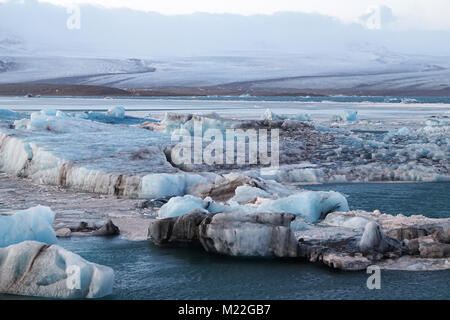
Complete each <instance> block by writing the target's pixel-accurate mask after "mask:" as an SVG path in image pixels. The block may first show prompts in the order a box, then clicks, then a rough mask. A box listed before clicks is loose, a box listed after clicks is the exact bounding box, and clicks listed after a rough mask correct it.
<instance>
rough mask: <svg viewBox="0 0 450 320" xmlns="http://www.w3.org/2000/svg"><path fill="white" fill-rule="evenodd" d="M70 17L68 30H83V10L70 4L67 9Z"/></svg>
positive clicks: (67, 22)
mask: <svg viewBox="0 0 450 320" xmlns="http://www.w3.org/2000/svg"><path fill="white" fill-rule="evenodd" d="M66 12H67V14H68V15H69V17H68V18H67V21H66V26H67V29H69V30H80V29H81V9H80V6H79V5H76V4H70V5H69V6H68V7H67V9H66Z"/></svg>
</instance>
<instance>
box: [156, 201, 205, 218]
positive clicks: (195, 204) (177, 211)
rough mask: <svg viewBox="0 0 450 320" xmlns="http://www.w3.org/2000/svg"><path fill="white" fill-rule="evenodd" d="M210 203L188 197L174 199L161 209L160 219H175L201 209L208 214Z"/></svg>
mask: <svg viewBox="0 0 450 320" xmlns="http://www.w3.org/2000/svg"><path fill="white" fill-rule="evenodd" d="M208 204H209V202H208V201H204V200H202V199H200V198H197V197H194V196H191V195H186V196H184V197H173V198H171V199H170V200H169V201H168V202H167V203H166V204H165V205H163V206H162V207H161V209H160V210H159V213H158V217H159V218H161V219H165V218H174V217H178V216H181V215H183V214H187V213H189V212H190V211H192V210H195V209H199V210H201V211H205V213H208V211H207V210H206V208H207V207H208Z"/></svg>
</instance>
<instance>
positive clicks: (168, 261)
mask: <svg viewBox="0 0 450 320" xmlns="http://www.w3.org/2000/svg"><path fill="white" fill-rule="evenodd" d="M302 188H307V189H312V190H330V189H332V190H336V191H340V192H343V193H345V194H346V195H347V196H348V200H349V204H350V208H351V209H365V210H374V209H376V208H378V209H380V210H382V212H392V213H404V214H407V213H423V214H426V215H427V216H430V217H449V216H450V212H449V201H448V199H450V183H370V184H366V183H364V184H335V185H313V186H302ZM59 244H60V245H61V246H63V247H65V248H66V249H68V250H70V251H73V252H75V253H77V254H79V255H81V256H82V257H83V258H85V259H87V260H89V261H92V262H96V263H100V264H103V265H107V266H110V267H112V268H113V269H114V270H115V275H116V277H115V278H116V279H115V284H114V294H113V295H112V296H109V297H106V299H263V300H264V299H450V270H446V271H432V272H406V271H385V270H383V271H381V289H380V290H369V289H368V288H367V286H366V281H367V278H368V276H369V275H368V274H366V273H365V272H343V271H337V270H333V269H330V268H328V267H325V266H323V265H321V264H319V263H317V264H312V263H308V262H304V261H299V260H290V259H271V258H264V259H263V258H233V257H226V256H220V255H214V254H207V253H205V252H203V250H196V249H192V248H158V247H156V246H154V245H153V244H151V243H150V242H148V241H138V242H136V241H127V240H123V239H120V238H117V237H116V238H101V237H99V238H86V237H73V238H69V239H60V240H59ZM0 299H28V298H27V297H16V296H4V295H3V296H2V295H0Z"/></svg>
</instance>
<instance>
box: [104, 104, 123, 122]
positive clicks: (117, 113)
mask: <svg viewBox="0 0 450 320" xmlns="http://www.w3.org/2000/svg"><path fill="white" fill-rule="evenodd" d="M106 114H107V115H108V116H112V117H115V118H120V119H123V118H125V108H124V107H112V108H110V109H109V110H108V111H107V112H106Z"/></svg>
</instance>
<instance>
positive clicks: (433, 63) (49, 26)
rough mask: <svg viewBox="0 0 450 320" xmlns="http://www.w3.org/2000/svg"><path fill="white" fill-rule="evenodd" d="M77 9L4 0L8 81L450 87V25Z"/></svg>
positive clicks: (4, 74) (0, 47)
mask: <svg viewBox="0 0 450 320" xmlns="http://www.w3.org/2000/svg"><path fill="white" fill-rule="evenodd" d="M73 12H74V11H73V10H72V11H67V9H66V8H64V7H60V6H54V5H51V4H48V3H41V2H37V1H34V0H26V1H9V2H6V3H0V72H1V76H0V83H20V82H40V83H56V84H60V83H64V84H90V85H106V86H114V87H119V88H137V87H138V88H142V87H160V86H187V87H190V86H194V87H198V86H217V85H224V84H225V85H227V84H230V83H232V84H234V83H238V84H239V85H242V86H244V87H248V88H264V87H268V88H299V89H305V88H306V89H314V90H316V89H345V90H354V91H356V90H358V88H364V89H368V90H372V89H373V90H383V89H386V88H396V89H399V90H401V89H405V88H415V87H417V86H419V87H420V88H421V89H424V90H429V89H430V90H435V89H437V90H440V89H445V88H450V80H449V78H450V77H449V71H448V68H450V42H449V41H445V40H444V39H449V38H450V31H423V30H398V29H392V28H390V27H389V25H387V27H385V28H382V29H379V30H378V29H377V30H370V29H367V28H365V27H364V26H363V25H361V24H357V23H354V24H346V23H342V22H341V21H338V20H336V19H334V18H331V17H328V16H322V15H319V14H306V13H277V14H273V15H255V16H240V15H232V14H206V13H197V14H192V15H181V16H164V15H161V14H157V13H148V12H141V11H133V10H129V9H106V8H102V7H94V6H89V5H83V6H81V7H79V18H80V20H79V29H78V28H68V19H69V18H71V17H72V16H71V15H72V14H73ZM43 17H45V18H43ZM231 86H232V85H231Z"/></svg>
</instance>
